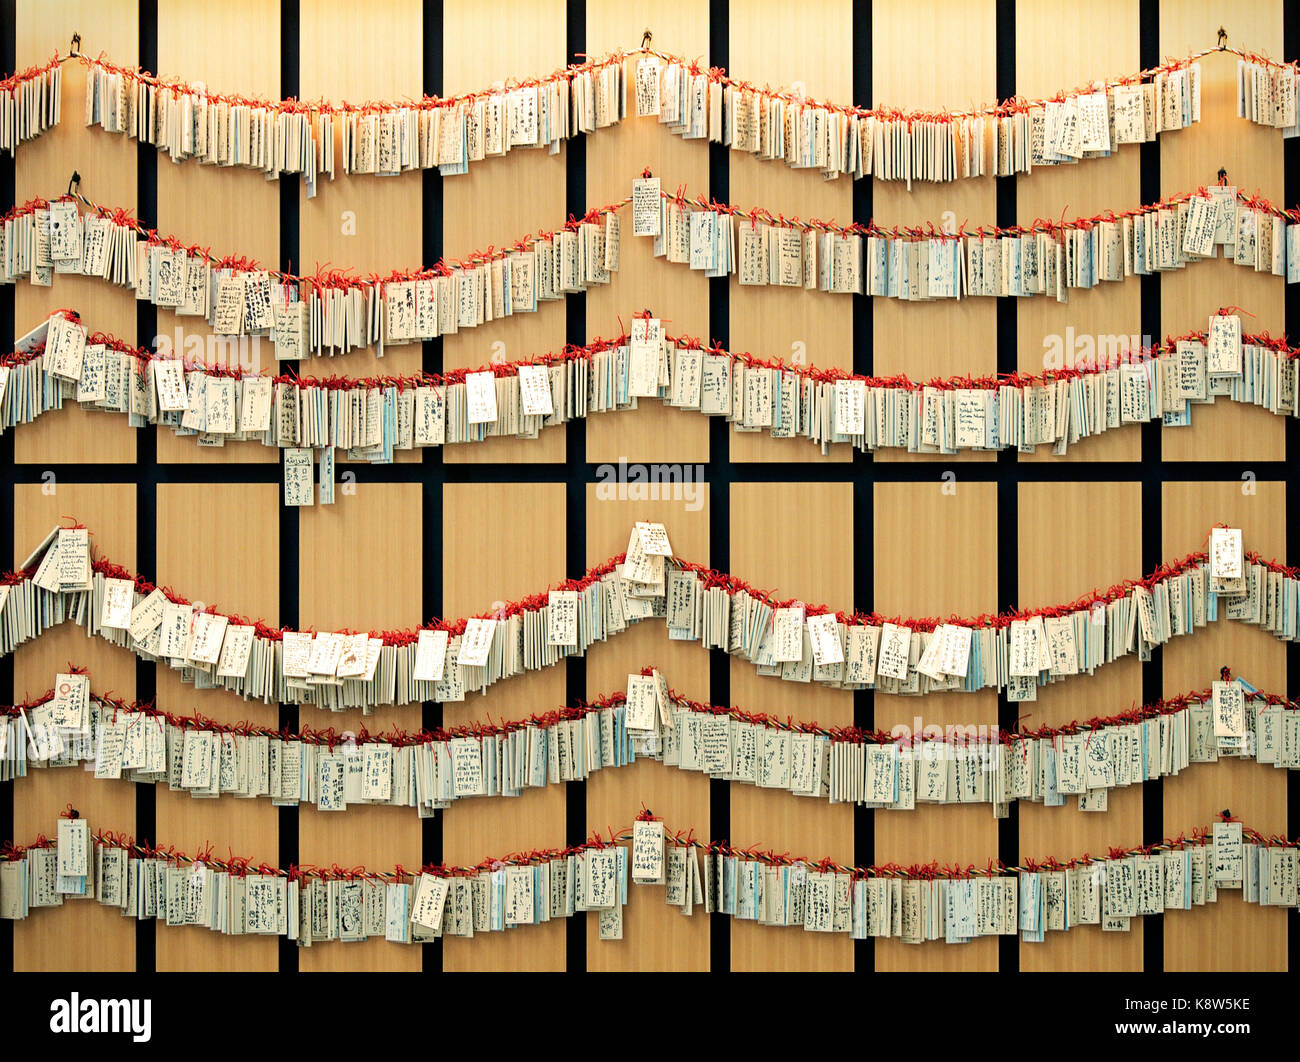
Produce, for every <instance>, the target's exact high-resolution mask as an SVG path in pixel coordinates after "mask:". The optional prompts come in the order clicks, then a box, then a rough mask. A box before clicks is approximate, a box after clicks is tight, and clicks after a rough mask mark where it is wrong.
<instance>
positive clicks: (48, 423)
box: [6, 0, 139, 464]
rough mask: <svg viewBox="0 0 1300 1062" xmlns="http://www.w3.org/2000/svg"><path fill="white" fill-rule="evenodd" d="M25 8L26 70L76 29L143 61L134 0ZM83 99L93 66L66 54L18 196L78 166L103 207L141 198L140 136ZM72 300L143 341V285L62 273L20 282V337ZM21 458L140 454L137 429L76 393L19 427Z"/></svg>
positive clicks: (20, 159) (22, 168)
mask: <svg viewBox="0 0 1300 1062" xmlns="http://www.w3.org/2000/svg"><path fill="white" fill-rule="evenodd" d="M17 16H18V25H17V38H16V46H17V59H18V69H20V70H23V69H26V68H27V67H29V66H33V65H35V64H36V63H39V62H44V61H45V60H47V59H49V58H50V56H52V55H54V53H55V52H58V53H59V54H61V55H65V54H67V51H68V45H69V43H70V42H71V40H72V35H73V33H76V32H80V34H81V42H82V43H81V48H82V51H83V52H85V53H87V54H89V55H94V54H97V53H98V52H99V51H101V50H103V51H105V52H107V53H108V54H109V55H111V56H112V57H113V58H114V59H115V60H116V61H118V62H120V63H123V64H125V65H127V66H130V65H131V64H133V63H135V62H136V61H137V57H138V53H139V39H138V34H137V26H138V25H139V17H138V15H137V12H136V5H135V3H133V2H129V0H128V2H126V3H123V4H120V5H118V6H117V7H116V8H115V9H114V10H113V11H108V10H106V9H105V8H104V6H103V5H102V4H99V3H96V2H94V0H70V2H68V3H63V4H49V3H44V2H42V0H20V2H19V3H18V4H17ZM85 98H86V68H85V67H84V66H82V65H81V64H80V63H64V64H63V121H62V122H61V123H60V124H59V125H57V126H56V127H55V128H53V129H50V130H48V131H47V132H45V133H43V134H42V135H41V136H39V137H37V138H36V139H35V140H33V141H29V142H28V143H26V144H24V145H23V146H22V149H21V150H20V151H18V153H17V157H16V161H15V163H14V186H15V195H14V202H15V203H25V202H26V201H27V200H29V199H33V198H38V197H39V198H41V199H52V198H54V197H55V196H58V195H62V194H63V193H64V192H65V191H66V190H67V188H68V183H69V178H71V176H72V172H73V170H76V171H77V172H79V173H80V174H81V185H80V188H81V192H82V194H83V195H85V196H87V197H89V198H90V199H93V200H94V201H95V202H97V203H102V204H104V205H105V206H110V207H125V208H128V209H131V208H134V207H135V182H136V166H135V155H136V146H135V143H134V142H132V141H129V140H127V139H126V137H122V136H116V135H113V134H109V133H105V132H102V131H98V132H97V131H96V130H94V129H88V128H86V127H85V126H84V125H83V124H82V116H81V112H82V109H83V102H82V101H83V100H85ZM65 307H71V308H75V309H76V310H78V311H79V312H80V313H81V315H82V320H83V321H85V323H86V326H87V327H88V328H89V329H90V330H91V331H102V332H109V333H111V334H113V335H115V336H118V337H119V338H121V339H124V340H126V341H127V342H129V343H131V344H133V345H134V343H135V342H136V336H135V293H134V292H132V291H131V290H130V289H129V288H115V287H110V286H108V285H107V284H105V283H104V282H103V281H101V280H95V279H93V278H91V277H77V276H69V275H63V276H56V277H55V278H54V283H53V284H52V285H51V286H50V287H48V288H42V287H36V286H35V285H33V284H31V283H30V282H29V281H20V282H18V284H17V285H16V288H15V291H14V331H15V338H16V337H17V336H21V335H25V334H26V333H27V332H28V331H30V330H31V329H32V328H34V327H35V326H36V325H38V324H40V323H41V321H43V320H44V319H45V318H46V317H48V316H49V314H50V313H51V312H52V311H54V310H57V309H62V308H65ZM6 342H8V341H7V340H6ZM10 349H11V348H10ZM14 459H15V460H16V461H17V462H18V463H19V464H45V463H47V462H48V463H50V464H54V463H61V462H78V463H83V462H85V463H89V462H94V463H100V464H119V463H121V462H124V461H134V460H135V432H134V430H133V429H131V428H130V427H128V426H127V423H126V418H125V417H121V416H118V415H116V414H112V413H107V414H105V413H91V412H86V411H84V410H82V408H81V407H80V406H78V405H77V404H76V403H75V402H69V403H68V404H67V405H66V406H65V407H64V408H63V409H62V410H60V411H59V412H57V413H47V414H45V415H44V416H42V417H41V418H40V419H39V420H38V421H36V422H35V423H34V424H25V425H23V426H22V427H20V428H17V429H15V438H14Z"/></svg>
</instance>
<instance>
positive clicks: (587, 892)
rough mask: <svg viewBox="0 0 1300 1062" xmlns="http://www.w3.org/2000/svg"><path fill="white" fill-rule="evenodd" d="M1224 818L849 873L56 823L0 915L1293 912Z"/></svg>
mask: <svg viewBox="0 0 1300 1062" xmlns="http://www.w3.org/2000/svg"><path fill="white" fill-rule="evenodd" d="M67 814H69V815H75V814H76V812H75V811H70V812H69V813H67ZM1220 818H1221V821H1218V822H1215V823H1214V824H1213V826H1212V827H1198V828H1196V829H1194V830H1193V831H1192V834H1191V836H1190V837H1188V836H1186V835H1183V834H1180V835H1179V836H1178V837H1172V838H1166V839H1165V840H1164V841H1163V842H1162V843H1159V844H1151V845H1139V846H1135V847H1133V848H1110V849H1109V850H1108V851H1107V853H1106V855H1105V856H1104V857H1103V856H1093V855H1090V854H1087V853H1084V854H1081V855H1078V856H1075V857H1073V858H1071V859H1067V860H1065V861H1061V860H1057V859H1055V858H1049V859H1046V860H1043V861H1041V862H1040V861H1034V860H1026V862H1025V864H1024V865H1023V866H1008V865H1006V864H1004V863H1002V862H1000V861H998V860H996V859H990V860H989V862H988V863H987V864H986V865H984V866H975V865H973V864H968V865H965V866H958V865H941V864H939V863H938V862H934V863H929V864H923V865H912V866H900V865H898V864H896V863H894V864H887V865H884V866H861V867H855V866H846V865H842V864H840V863H837V862H835V861H833V860H831V859H820V860H812V859H807V858H803V857H794V856H791V855H789V854H788V853H779V854H778V853H776V852H770V851H762V850H761V849H760V848H759V847H758V846H757V845H755V846H752V847H750V848H738V847H736V846H733V845H731V844H728V843H727V842H726V841H712V842H705V841H700V840H696V839H695V837H694V831H683V830H677V831H670V830H669V829H668V828H667V826H666V825H665V824H664V822H663V820H662V819H658V818H656V817H655V816H654V815H652V814H651V813H650V811H648V810H643V811H642V812H641V813H640V814H639V815H638V816H637V817H636V820H635V821H634V822H633V824H632V826H631V827H630V828H624V829H621V830H613V829H611V830H610V831H609V836H608V839H604V838H602V837H601V836H599V835H598V834H597V835H593V836H592V837H591V838H590V839H589V840H587V841H586V842H585V843H583V844H580V845H575V846H572V847H569V848H562V849H543V850H534V851H531V852H516V853H512V854H510V855H506V856H503V857H501V858H498V859H485V860H483V861H482V862H481V863H479V864H477V865H475V866H472V867H451V866H445V865H438V866H424V867H420V868H419V869H418V870H416V869H412V870H407V869H405V868H404V867H401V866H398V867H395V868H394V869H393V870H391V871H387V872H381V871H372V870H367V869H365V868H363V867H340V866H338V865H335V866H333V867H289V868H288V869H281V868H279V867H275V866H271V865H268V864H256V863H254V862H253V860H252V859H249V858H247V857H236V856H234V855H233V853H232V854H231V856H230V857H229V858H228V859H224V860H223V859H221V858H220V857H217V856H214V854H213V849H212V845H210V844H209V845H207V846H206V847H204V848H203V849H202V850H200V851H199V852H198V853H196V854H195V855H188V854H186V853H184V852H181V851H178V850H176V849H175V848H172V847H167V848H162V849H160V848H157V847H155V846H153V845H150V844H147V843H137V842H136V841H135V840H134V838H132V837H129V836H126V835H125V834H120V833H114V832H111V831H107V832H106V831H96V832H94V833H92V832H91V830H90V825H89V823H87V821H86V820H85V819H83V818H80V817H76V818H73V817H64V818H60V819H59V825H58V831H57V834H56V837H55V838H54V839H51V838H49V837H45V836H43V835H42V836H40V837H38V838H37V839H36V840H35V841H34V842H33V843H32V844H30V845H27V846H23V847H16V846H14V845H13V844H12V843H11V842H6V843H5V845H4V846H3V848H0V860H3V861H2V862H0V918H6V919H13V920H16V919H22V918H26V917H28V916H29V915H30V914H31V913H32V911H34V910H37V909H40V908H46V907H59V906H62V905H63V904H64V902H65V901H71V900H75V899H86V900H89V899H95V900H98V901H99V903H100V904H102V905H103V906H105V907H115V908H117V909H118V910H119V911H120V912H121V913H122V915H123V917H127V918H137V919H154V920H156V921H160V922H165V923H166V924H167V925H169V926H205V927H207V928H208V929H211V930H213V931H215V932H218V933H223V934H226V935H230V936H242V935H250V934H256V935H262V934H265V935H277V936H283V937H287V938H288V939H291V940H294V941H296V942H297V943H298V944H299V945H301V946H304V947H307V946H311V945H313V944H318V943H323V942H326V941H334V940H338V941H358V940H366V939H369V938H381V937H382V938H383V939H385V940H388V941H391V942H394V943H402V944H410V943H416V944H418V943H421V942H423V941H426V940H434V939H437V938H438V937H473V936H474V935H476V934H481V933H488V932H504V931H508V930H511V929H516V928H518V927H520V926H527V925H539V924H542V923H545V922H549V921H551V920H552V919H557V918H572V917H575V916H578V915H581V914H584V913H586V912H589V911H594V912H596V914H597V917H598V926H599V938H600V939H601V940H621V939H623V909H624V907H625V906H626V905H627V904H628V902H629V899H630V897H631V896H632V895H636V894H638V893H641V891H642V890H641V889H640V888H639V886H663V889H664V892H663V897H664V902H665V903H666V904H667V905H668V906H670V907H674V908H676V909H678V910H679V911H680V912H681V913H682V914H683V915H687V916H689V915H692V914H696V913H698V912H699V911H701V910H702V911H703V912H704V913H705V914H709V915H713V914H719V915H730V916H732V917H735V918H740V919H746V920H748V921H754V922H758V923H759V924H761V925H768V926H802V927H803V928H804V929H805V930H807V931H810V932H819V933H841V934H847V935H848V936H850V937H853V938H854V939H866V938H872V937H875V938H893V939H897V940H900V941H902V942H903V943H906V944H921V943H925V942H929V941H940V940H942V941H946V942H947V943H949V944H961V943H966V942H968V941H970V940H974V939H977V938H979V937H987V936H1001V935H1012V934H1016V933H1019V934H1020V935H1021V938H1022V939H1023V940H1025V941H1027V942H1042V941H1043V940H1045V939H1046V937H1047V934H1048V933H1051V932H1065V931H1068V930H1070V929H1073V928H1075V927H1078V926H1087V925H1093V926H1100V928H1101V929H1102V930H1105V931H1112V932H1123V931H1126V930H1128V929H1129V928H1130V926H1131V923H1132V919H1134V918H1139V917H1144V916H1147V915H1159V914H1164V913H1165V912H1166V911H1183V910H1191V909H1192V908H1194V907H1201V906H1204V905H1206V904H1210V903H1214V902H1216V901H1217V900H1218V897H1219V894H1220V892H1224V893H1226V892H1238V891H1239V892H1240V894H1241V898H1242V900H1243V901H1245V902H1247V903H1255V904H1259V905H1260V906H1262V907H1276V908H1283V909H1285V908H1287V907H1295V906H1296V905H1297V888H1296V882H1297V878H1300V851H1298V850H1297V849H1298V848H1300V840H1295V841H1292V840H1287V839H1286V838H1285V837H1282V836H1265V835H1263V834H1261V833H1260V832H1259V831H1257V830H1254V829H1251V828H1249V827H1247V826H1245V825H1244V824H1243V823H1242V822H1241V821H1240V820H1238V819H1233V818H1231V816H1230V815H1229V813H1228V812H1224V813H1223V814H1222V815H1221V817H1220ZM413 866H414V864H413ZM629 886H630V887H629Z"/></svg>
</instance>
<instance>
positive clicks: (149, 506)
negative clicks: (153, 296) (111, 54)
mask: <svg viewBox="0 0 1300 1062" xmlns="http://www.w3.org/2000/svg"><path fill="white" fill-rule="evenodd" d="M139 13H140V27H139V31H140V67H141V69H144V70H157V69H158V0H140V10H139ZM65 102H66V101H65ZM135 165H136V171H135V172H136V177H135V206H136V216H137V217H139V219H140V221H141V222H142V223H143V224H144V226H145V227H146V228H151V229H156V228H157V227H158V151H157V149H156V148H154V147H153V146H152V145H151V144H144V143H140V144H137V145H136V163H135ZM92 195H93V190H92ZM157 335H158V310H157V308H156V307H155V306H154V304H153V303H151V302H149V301H148V300H147V299H139V300H137V301H136V304H135V342H136V346H138V347H148V348H149V349H151V350H152V349H153V346H154V339H155V337H156V336H157ZM157 432H158V429H157V428H155V427H153V426H151V425H149V426H145V427H143V428H141V429H139V430H138V431H137V432H136V433H135V566H136V570H137V571H141V572H154V573H156V572H157V571H158V564H157V559H158V434H157ZM157 688H158V673H157V665H156V664H152V663H149V662H147V661H144V660H137V661H136V662H135V696H136V700H138V701H142V702H148V701H152V700H153V699H154V696H155V694H156V693H157ZM135 835H136V836H137V837H148V838H156V837H157V836H158V796H157V791H156V790H155V788H154V787H153V786H151V785H138V786H136V787H135ZM157 933H158V926H157V923H156V922H154V921H152V920H150V919H146V920H143V921H140V922H137V923H136V927H135V968H136V972H137V973H153V972H154V970H155V969H156V967H157V957H158V948H157Z"/></svg>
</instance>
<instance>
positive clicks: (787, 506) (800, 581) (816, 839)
mask: <svg viewBox="0 0 1300 1062" xmlns="http://www.w3.org/2000/svg"><path fill="white" fill-rule="evenodd" d="M731 512H732V517H731V565H730V568H731V572H732V574H734V575H738V576H739V577H740V578H742V579H744V580H745V581H746V582H748V583H749V584H750V585H752V586H754V587H756V588H760V589H763V590H766V591H769V592H770V593H772V594H773V595H775V596H776V597H777V598H779V599H782V600H784V599H787V598H797V599H799V600H801V601H806V602H808V603H809V604H819V605H829V606H831V607H832V608H835V609H837V610H840V611H848V610H850V609H852V608H853V607H854V602H853V570H854V560H853V540H854V528H853V489H852V486H851V485H850V484H847V483H737V484H734V485H733V486H732V488H731ZM814 513H815V514H816V518H815V519H812V520H809V519H807V518H806V516H804V514H814ZM787 514H788V518H786V519H779V517H780V516H786V515H787ZM778 519H779V522H778ZM731 700H732V703H733V704H735V705H738V706H739V707H742V708H745V709H747V710H749V711H758V712H770V713H771V714H773V715H777V716H786V715H789V716H792V717H794V718H798V719H815V720H816V721H817V722H819V723H821V724H822V725H824V726H847V725H849V724H851V723H852V722H853V694H852V693H850V692H848V691H845V690H831V689H825V688H823V687H820V686H817V685H816V684H810V685H808V686H802V685H799V684H797V683H793V682H785V681H783V680H781V679H779V678H763V677H760V676H758V675H757V674H756V673H755V671H754V666H753V664H751V663H749V662H748V661H746V660H742V659H733V660H732V661H731ZM730 839H731V841H732V843H733V844H735V845H737V846H738V847H746V846H748V845H751V844H758V845H760V846H761V847H763V848H771V849H773V850H775V851H778V852H786V851H788V852H790V853H792V854H798V855H804V856H808V857H809V858H812V859H820V858H822V857H823V856H829V857H830V858H832V859H835V860H836V861H837V862H848V861H850V854H851V853H852V852H853V808H852V807H851V806H848V805H837V806H835V807H830V806H828V805H824V804H822V803H821V802H820V801H818V802H816V803H814V802H813V801H811V800H808V801H801V800H798V799H797V798H795V797H792V796H791V795H790V794H789V793H784V792H779V791H777V790H773V789H756V788H753V787H750V786H733V787H732V790H731V838H730ZM821 938H822V935H821V934H810V933H805V932H804V931H803V930H802V929H796V928H775V927H771V926H760V925H758V923H756V922H748V921H741V920H739V919H736V920H734V921H733V922H732V926H731V968H732V969H733V970H850V969H852V968H853V942H852V941H851V940H849V938H848V937H847V936H833V937H826V938H825V939H821Z"/></svg>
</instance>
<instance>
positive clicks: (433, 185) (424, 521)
mask: <svg viewBox="0 0 1300 1062" xmlns="http://www.w3.org/2000/svg"><path fill="white" fill-rule="evenodd" d="M442 15H443V0H424V12H423V16H424V17H423V34H424V36H423V53H424V59H423V62H424V75H423V81H424V84H423V86H422V87H421V91H422V92H423V93H424V95H426V96H440V95H441V94H442V31H443V20H442ZM408 179H409V178H408ZM420 180H421V186H420V199H421V212H420V216H421V222H422V228H421V237H420V260H421V261H422V262H425V263H432V262H436V261H438V260H439V259H440V258H441V257H442V220H443V210H442V174H441V173H440V172H439V171H438V170H437V169H436V168H434V167H430V168H429V169H425V170H421V171H420ZM420 357H421V361H420V368H421V369H423V370H424V371H425V372H427V373H440V372H442V339H441V338H438V339H426V340H425V341H424V343H423V344H422V345H421V352H420ZM421 458H422V461H423V463H422V464H421V466H420V471H421V479H422V484H421V493H420V529H421V535H422V537H423V541H422V542H421V548H420V556H421V558H422V562H421V563H422V568H421V584H420V586H421V589H420V604H421V609H420V611H421V614H422V616H423V617H424V618H425V619H428V618H429V617H431V616H441V615H442V562H443V558H442V550H443V531H442V513H443V504H442V502H443V500H442V491H443V478H444V477H443V474H442V447H441V446H426V447H425V448H424V450H423V451H422V453H421ZM420 726H421V727H422V728H423V729H424V730H426V731H431V730H434V729H436V728H438V727H440V726H442V705H440V704H439V703H438V702H437V701H425V702H424V705H423V707H422V708H421V710H420ZM420 827H421V829H420V858H421V860H423V862H424V864H425V865H426V866H427V865H430V864H435V863H441V862H442V860H443V854H442V852H443V847H442V815H431V816H429V817H428V818H426V819H422V820H421V822H420ZM422 947H423V959H422V965H423V968H424V972H425V973H433V972H439V971H441V970H442V937H438V938H436V939H435V940H433V941H431V942H430V943H428V944H425V945H423V946H422Z"/></svg>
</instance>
